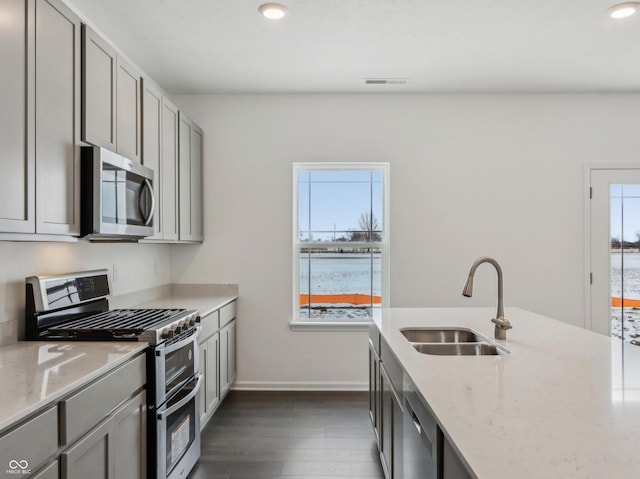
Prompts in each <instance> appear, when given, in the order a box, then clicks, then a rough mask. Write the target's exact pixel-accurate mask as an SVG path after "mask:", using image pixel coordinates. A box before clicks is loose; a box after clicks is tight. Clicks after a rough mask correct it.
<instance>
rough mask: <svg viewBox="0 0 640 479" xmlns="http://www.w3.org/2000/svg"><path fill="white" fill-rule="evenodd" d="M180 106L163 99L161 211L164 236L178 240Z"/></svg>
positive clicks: (167, 238)
mask: <svg viewBox="0 0 640 479" xmlns="http://www.w3.org/2000/svg"><path fill="white" fill-rule="evenodd" d="M178 124H179V113H178V107H176V106H175V105H174V104H173V103H171V102H170V101H169V100H168V99H167V98H166V97H165V98H163V99H162V167H161V169H160V182H161V183H160V190H161V196H160V202H161V206H160V211H161V215H162V218H161V220H160V221H161V224H162V238H163V239H165V240H177V239H178V233H179V222H178V201H179V200H178Z"/></svg>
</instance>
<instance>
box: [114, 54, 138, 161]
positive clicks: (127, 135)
mask: <svg viewBox="0 0 640 479" xmlns="http://www.w3.org/2000/svg"><path fill="white" fill-rule="evenodd" d="M117 65H118V67H117V72H118V73H117V79H116V82H117V84H116V138H117V141H116V145H117V146H116V151H117V152H118V153H119V154H121V155H122V156H125V157H126V158H129V159H130V160H135V161H137V162H140V161H141V159H142V154H141V151H142V141H141V135H140V122H141V107H142V101H141V99H140V96H141V91H142V86H141V85H142V75H141V74H140V71H139V70H138V69H137V68H135V67H134V66H133V65H131V64H130V63H129V62H127V61H126V60H124V59H123V58H122V56H121V55H118V58H117Z"/></svg>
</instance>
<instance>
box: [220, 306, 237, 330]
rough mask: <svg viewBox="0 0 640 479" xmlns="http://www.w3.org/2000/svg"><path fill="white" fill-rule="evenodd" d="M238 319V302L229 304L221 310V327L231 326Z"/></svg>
mask: <svg viewBox="0 0 640 479" xmlns="http://www.w3.org/2000/svg"><path fill="white" fill-rule="evenodd" d="M235 317H236V302H235V301H233V302H232V303H229V304H227V305H226V306H224V307H223V308H221V309H220V327H221V328H222V327H224V326H225V325H226V324H229V323H230V322H231V321H233V319H234V318H235Z"/></svg>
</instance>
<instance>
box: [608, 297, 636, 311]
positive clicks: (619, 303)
mask: <svg viewBox="0 0 640 479" xmlns="http://www.w3.org/2000/svg"><path fill="white" fill-rule="evenodd" d="M611 306H613V307H614V308H640V299H630V298H624V300H623V299H622V298H617V297H615V296H612V297H611Z"/></svg>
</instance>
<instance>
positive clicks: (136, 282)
mask: <svg viewBox="0 0 640 479" xmlns="http://www.w3.org/2000/svg"><path fill="white" fill-rule="evenodd" d="M169 253H170V247H169V246H166V245H150V244H131V243H120V244H118V243H107V244H98V243H89V242H87V241H80V242H78V243H12V242H4V241H3V242H0V258H2V262H1V266H0V306H1V307H2V308H3V309H2V310H0V344H7V343H11V342H15V341H16V340H17V339H18V336H21V334H20V333H22V332H24V307H25V306H24V305H25V286H24V285H25V282H24V279H25V277H27V276H33V275H40V274H59V273H67V272H73V271H85V270H91V269H102V268H108V269H109V270H110V271H111V272H113V265H114V264H115V265H116V267H117V270H118V278H117V279H116V281H115V282H114V283H113V289H114V291H113V292H114V293H115V294H124V293H129V292H132V291H137V290H140V289H145V288H147V287H153V286H158V285H161V284H166V283H169V282H170V280H171V270H170V266H171V263H170V261H168V255H169ZM156 263H157V266H158V267H157V274H156V269H155V264H156Z"/></svg>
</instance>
